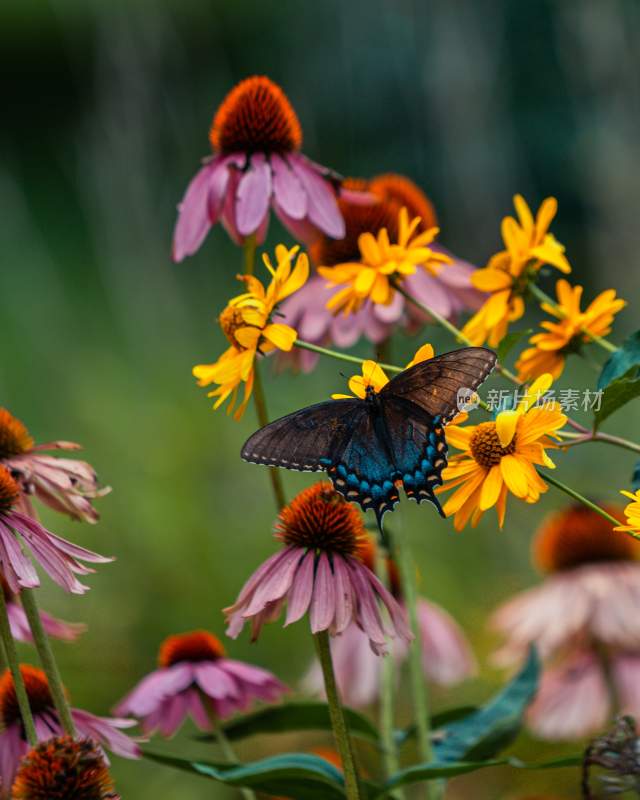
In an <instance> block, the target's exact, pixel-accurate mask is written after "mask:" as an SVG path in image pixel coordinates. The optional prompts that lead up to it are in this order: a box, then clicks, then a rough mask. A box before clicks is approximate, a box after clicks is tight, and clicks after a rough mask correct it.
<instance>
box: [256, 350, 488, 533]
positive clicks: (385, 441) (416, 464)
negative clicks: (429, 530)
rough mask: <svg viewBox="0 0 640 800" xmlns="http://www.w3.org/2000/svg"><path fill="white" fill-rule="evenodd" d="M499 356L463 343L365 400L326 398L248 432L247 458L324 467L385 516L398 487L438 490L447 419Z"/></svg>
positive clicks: (423, 495)
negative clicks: (462, 345)
mask: <svg viewBox="0 0 640 800" xmlns="http://www.w3.org/2000/svg"><path fill="white" fill-rule="evenodd" d="M495 363H496V354H495V353H493V352H492V351H491V350H487V349H486V348H484V347H465V348H462V349H460V350H453V351H452V352H450V353H444V354H443V355H441V356H437V357H436V358H430V359H428V360H427V361H422V362H420V363H418V364H415V365H414V366H413V367H410V368H409V369H406V370H404V371H403V372H401V373H399V374H398V375H396V376H395V377H394V378H392V379H391V380H390V381H389V382H388V383H387V384H386V385H385V386H383V388H382V389H381V390H380V391H379V392H375V390H374V389H373V387H371V386H369V387H367V393H366V397H365V399H364V400H360V399H357V398H353V399H343V400H328V401H326V402H324V403H317V404H315V405H312V406H308V407H307V408H302V409H300V410H299V411H294V412H293V414H288V415H287V416H285V417H281V418H280V419H278V420H276V421H275V422H271V423H270V424H269V425H265V427H264V428H261V429H260V430H259V431H257V432H256V433H254V434H253V436H250V437H249V439H248V440H247V441H246V442H245V444H244V446H243V448H242V452H241V456H242V458H243V459H244V460H245V461H249V462H251V463H254V464H264V465H267V466H270V467H285V468H286V469H293V470H300V471H312V472H319V471H326V472H327V474H328V476H329V478H330V479H331V481H332V483H333V485H334V487H335V489H336V490H337V491H338V492H339V493H340V494H342V495H343V496H344V497H345V498H346V499H347V500H350V501H353V502H356V503H358V504H359V505H360V507H361V508H362V509H363V511H367V510H368V509H373V511H374V512H375V515H376V519H377V522H378V527H379V528H380V531H381V532H382V518H383V516H384V514H385V513H386V512H387V511H393V509H394V508H395V506H396V504H397V503H398V501H399V499H400V498H399V487H400V486H402V488H404V492H405V494H406V495H407V497H411V498H413V499H415V500H416V501H417V502H418V503H421V502H423V501H424V500H429V501H430V502H431V503H433V504H434V505H435V507H436V508H437V510H438V511H439V513H440V515H441V516H444V513H443V511H442V507H441V505H440V503H439V502H438V499H437V497H436V495H435V489H436V487H438V486H440V485H441V484H442V470H443V469H444V468H445V467H446V465H447V442H446V439H445V434H444V426H445V425H446V424H447V422H449V421H450V420H451V419H452V418H453V417H454V416H455V414H457V413H458V410H459V406H458V402H459V397H460V396H466V395H467V394H468V390H470V391H471V392H473V391H475V389H477V388H478V386H480V384H481V383H482V382H483V381H484V380H485V379H486V378H487V376H488V375H489V374H490V372H491V371H492V370H493V367H494V365H495Z"/></svg>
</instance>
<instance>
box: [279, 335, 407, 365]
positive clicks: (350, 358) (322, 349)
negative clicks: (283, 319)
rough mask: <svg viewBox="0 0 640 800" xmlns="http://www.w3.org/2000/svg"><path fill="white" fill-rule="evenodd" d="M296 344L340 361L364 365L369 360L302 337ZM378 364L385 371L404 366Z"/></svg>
mask: <svg viewBox="0 0 640 800" xmlns="http://www.w3.org/2000/svg"><path fill="white" fill-rule="evenodd" d="M295 346H296V347H300V348H302V349H303V350H311V352H312V353H319V354H320V355H321V356H329V357H330V358H337V359H338V360H339V361H348V362H349V363H350V364H358V366H362V364H363V363H364V362H365V361H367V360H368V359H366V358H359V357H358V356H350V355H347V354H346V353H338V352H337V350H329V349H328V348H326V347H320V345H317V344H311V342H303V341H302V340H301V339H297V340H296V341H295ZM378 366H379V367H382V369H383V370H384V371H385V372H402V367H396V366H395V365H393V364H378Z"/></svg>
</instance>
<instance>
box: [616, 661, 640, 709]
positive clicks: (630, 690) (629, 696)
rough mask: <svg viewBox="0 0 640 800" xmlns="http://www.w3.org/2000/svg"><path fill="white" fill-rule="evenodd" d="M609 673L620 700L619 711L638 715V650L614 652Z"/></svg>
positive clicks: (639, 696)
mask: <svg viewBox="0 0 640 800" xmlns="http://www.w3.org/2000/svg"><path fill="white" fill-rule="evenodd" d="M611 674H612V676H613V679H614V681H615V688H616V692H617V696H618V700H619V702H620V712H621V713H622V714H631V716H632V717H635V718H636V719H638V718H639V717H640V652H638V651H637V650H636V651H635V652H620V653H615V654H614V655H613V656H612V658H611Z"/></svg>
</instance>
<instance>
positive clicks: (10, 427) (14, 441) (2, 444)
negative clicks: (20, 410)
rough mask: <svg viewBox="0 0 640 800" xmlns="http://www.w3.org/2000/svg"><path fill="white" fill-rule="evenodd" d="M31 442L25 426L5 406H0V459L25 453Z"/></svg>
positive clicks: (31, 444)
mask: <svg viewBox="0 0 640 800" xmlns="http://www.w3.org/2000/svg"><path fill="white" fill-rule="evenodd" d="M33 444H34V442H33V439H32V438H31V436H30V435H29V431H28V430H27V428H26V426H25V425H24V424H23V423H22V422H20V420H19V419H16V417H14V416H13V414H11V413H10V412H9V411H7V409H6V408H0V459H3V458H11V457H12V456H19V455H20V454H21V453H27V452H28V451H29V450H31V449H32V448H33Z"/></svg>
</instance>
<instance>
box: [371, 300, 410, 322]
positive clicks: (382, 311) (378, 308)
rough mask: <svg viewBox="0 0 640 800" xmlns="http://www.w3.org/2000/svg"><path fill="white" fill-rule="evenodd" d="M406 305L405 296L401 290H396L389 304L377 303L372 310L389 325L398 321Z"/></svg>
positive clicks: (381, 320)
mask: <svg viewBox="0 0 640 800" xmlns="http://www.w3.org/2000/svg"><path fill="white" fill-rule="evenodd" d="M404 307H405V301H404V298H403V297H402V295H401V294H400V292H395V293H394V295H393V299H392V300H391V302H390V303H389V305H384V304H382V303H378V304H377V305H374V306H373V309H372V310H373V311H374V313H375V316H376V317H377V318H378V319H379V320H380V322H385V323H387V324H388V325H391V324H393V323H395V322H398V320H399V319H400V318H401V317H402V315H403V313H404Z"/></svg>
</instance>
